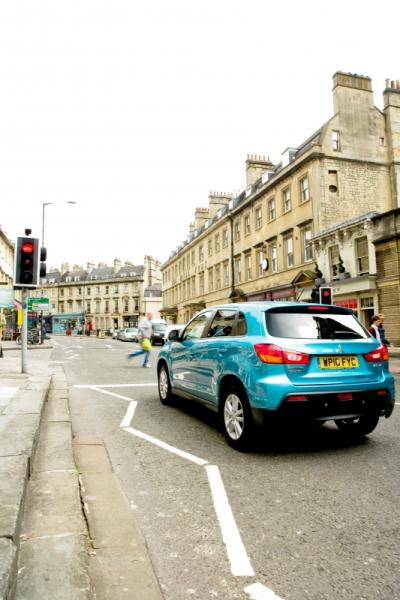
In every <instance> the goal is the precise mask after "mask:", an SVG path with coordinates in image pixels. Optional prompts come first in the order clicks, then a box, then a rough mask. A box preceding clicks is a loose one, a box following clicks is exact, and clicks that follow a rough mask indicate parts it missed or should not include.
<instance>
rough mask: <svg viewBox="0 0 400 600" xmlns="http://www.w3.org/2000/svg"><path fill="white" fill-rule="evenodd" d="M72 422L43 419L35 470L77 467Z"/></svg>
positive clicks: (57, 469) (61, 469) (60, 469)
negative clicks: (74, 457)
mask: <svg viewBox="0 0 400 600" xmlns="http://www.w3.org/2000/svg"><path fill="white" fill-rule="evenodd" d="M71 437H72V433H71V423H69V422H64V421H62V422H61V421H58V422H51V421H49V422H46V421H43V423H42V429H41V434H40V440H39V444H38V447H37V452H36V456H35V464H34V471H35V472H36V473H37V472H39V471H65V470H71V469H75V463H74V459H73V455H72V446H71Z"/></svg>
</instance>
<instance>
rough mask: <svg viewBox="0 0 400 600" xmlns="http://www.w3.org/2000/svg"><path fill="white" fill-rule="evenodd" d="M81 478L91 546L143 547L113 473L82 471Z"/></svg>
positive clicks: (142, 540) (134, 521)
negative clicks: (83, 472)
mask: <svg viewBox="0 0 400 600" xmlns="http://www.w3.org/2000/svg"><path fill="white" fill-rule="evenodd" d="M80 480H81V486H82V489H81V493H82V498H83V501H84V509H85V512H86V518H87V520H88V525H89V532H90V537H91V539H92V543H93V547H94V548H113V547H114V548H115V547H121V546H125V547H127V546H129V547H136V546H138V545H140V546H143V545H144V537H143V535H142V532H141V531H140V529H139V527H138V525H137V523H136V520H135V519H134V516H133V514H132V509H131V508H130V506H129V504H128V501H127V499H126V497H125V495H124V494H123V492H122V490H121V488H120V485H119V482H118V480H117V478H116V477H115V475H114V474H113V473H109V474H107V473H89V474H81V475H80Z"/></svg>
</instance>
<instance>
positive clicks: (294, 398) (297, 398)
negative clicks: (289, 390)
mask: <svg viewBox="0 0 400 600" xmlns="http://www.w3.org/2000/svg"><path fill="white" fill-rule="evenodd" d="M287 401H288V402H307V401H308V396H306V395H305V394H292V395H291V396H288V397H287Z"/></svg>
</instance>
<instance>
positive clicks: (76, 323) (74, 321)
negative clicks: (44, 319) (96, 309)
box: [52, 312, 85, 335]
mask: <svg viewBox="0 0 400 600" xmlns="http://www.w3.org/2000/svg"><path fill="white" fill-rule="evenodd" d="M52 329H53V333H55V334H64V335H66V333H67V331H71V333H72V334H75V335H77V334H78V332H81V331H84V329H85V316H84V314H83V313H81V312H79V313H78V312H76V313H61V314H55V315H52Z"/></svg>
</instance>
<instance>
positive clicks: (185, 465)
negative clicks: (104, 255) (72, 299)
mask: <svg viewBox="0 0 400 600" xmlns="http://www.w3.org/2000/svg"><path fill="white" fill-rule="evenodd" d="M54 341H55V342H56V343H57V347H56V349H55V350H54V352H53V359H54V360H55V361H60V362H62V363H63V364H64V365H65V371H66V375H67V380H68V383H69V385H70V392H71V395H70V397H71V411H72V423H73V432H74V435H75V436H76V437H99V438H102V439H103V440H104V442H105V444H106V447H107V450H108V452H109V455H110V458H111V462H112V465H113V468H114V470H115V472H116V473H117V475H118V477H119V479H120V482H121V485H122V487H123V490H124V492H125V494H126V496H127V498H128V500H129V502H130V504H131V506H132V510H133V511H134V513H135V516H136V518H137V520H138V522H139V525H140V527H141V529H142V531H143V533H144V535H145V537H146V540H147V543H148V547H149V552H150V556H151V558H152V561H153V564H154V568H155V571H156V573H157V576H158V578H159V581H160V584H161V587H162V590H163V593H164V597H165V599H166V600H184V599H187V598H195V599H199V600H206V599H213V598H220V599H221V600H231V599H232V600H235V599H248V598H253V599H254V600H277V599H278V598H280V599H282V600H339V599H340V600H343V599H345V600H384V599H385V600H389V599H390V600H395V599H397V598H398V599H400V553H399V523H400V506H399V505H400V503H399V498H400V494H399V491H400V490H399V487H400V484H399V481H400V477H399V475H400V472H399V471H400V466H399V458H398V457H399V455H400V437H399V429H400V427H399V426H400V416H399V415H400V410H399V408H398V407H397V410H395V412H394V414H393V416H392V417H391V418H390V419H387V420H386V419H385V420H381V422H380V424H379V426H378V428H377V429H376V430H375V432H374V433H373V434H372V435H371V436H369V438H366V439H365V440H364V441H362V442H360V443H357V444H352V443H349V442H346V441H345V439H344V438H343V437H342V436H341V434H340V433H339V431H337V430H336V428H335V427H334V426H332V427H331V426H326V425H325V426H324V427H322V428H319V429H307V430H305V429H300V428H299V430H298V431H289V430H286V431H285V430H284V431H276V432H274V434H273V435H272V434H269V436H268V439H265V440H264V441H263V442H262V443H260V445H259V447H258V448H257V449H256V450H255V451H253V452H251V453H248V454H242V453H238V452H235V451H234V450H232V449H231V448H230V447H229V446H228V445H227V444H226V442H225V440H224V438H223V435H222V433H221V432H220V431H219V429H218V424H217V421H216V417H215V416H214V415H213V414H210V413H208V412H207V411H205V410H204V409H202V408H201V407H198V406H193V405H190V404H188V403H185V402H184V401H181V402H179V404H178V405H177V406H176V407H164V406H162V405H161V403H160V401H159V399H158V392H157V386H156V372H155V363H156V354H157V353H158V350H155V351H154V352H153V356H152V360H151V362H152V368H150V369H143V368H142V367H141V362H142V361H141V357H139V358H135V359H133V360H132V361H128V360H127V359H126V355H127V353H128V352H129V350H130V349H131V348H132V346H133V345H132V344H130V343H124V342H119V341H114V340H110V339H103V340H101V339H94V338H86V337H83V338H81V339H80V338H77V337H75V338H67V337H55V338H54ZM399 363H400V360H398V359H395V360H393V361H392V364H393V366H394V367H396V370H400V369H398V366H399ZM396 377H397V381H398V391H397V398H398V399H399V397H400V396H399V390H400V386H399V376H398V375H396ZM103 386H104V387H103Z"/></svg>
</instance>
